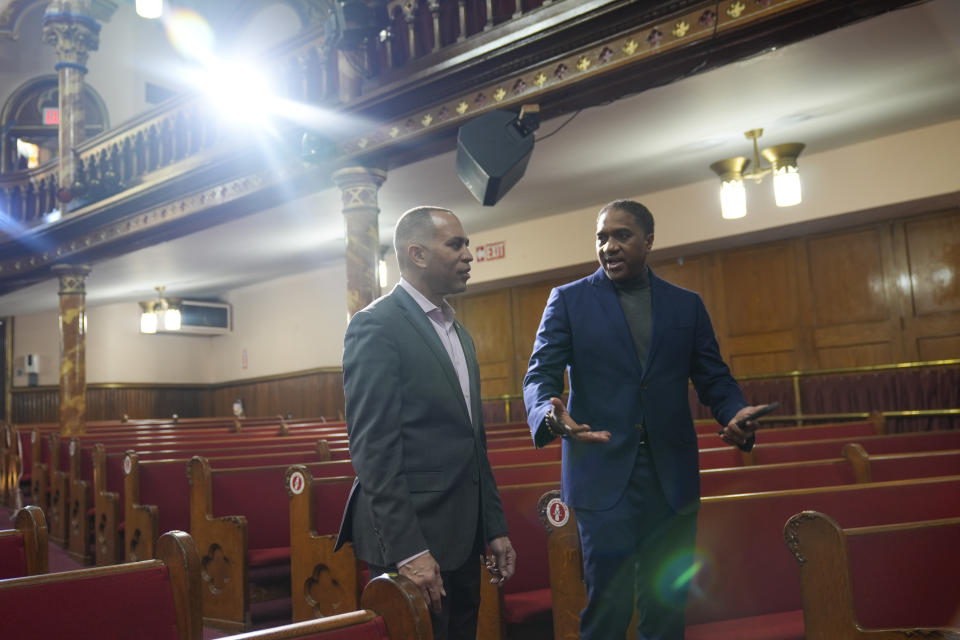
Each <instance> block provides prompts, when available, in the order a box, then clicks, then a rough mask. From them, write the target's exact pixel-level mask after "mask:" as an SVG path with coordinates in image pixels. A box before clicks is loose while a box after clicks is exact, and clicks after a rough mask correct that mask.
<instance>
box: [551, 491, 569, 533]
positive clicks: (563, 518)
mask: <svg viewBox="0 0 960 640" xmlns="http://www.w3.org/2000/svg"><path fill="white" fill-rule="evenodd" d="M547 518H548V519H549V520H550V524H552V525H553V526H554V527H562V526H563V525H565V524H567V521H568V520H570V509H568V508H567V505H565V504H564V503H563V500H561V499H560V498H554V499H553V500H551V501H550V502H548V503H547Z"/></svg>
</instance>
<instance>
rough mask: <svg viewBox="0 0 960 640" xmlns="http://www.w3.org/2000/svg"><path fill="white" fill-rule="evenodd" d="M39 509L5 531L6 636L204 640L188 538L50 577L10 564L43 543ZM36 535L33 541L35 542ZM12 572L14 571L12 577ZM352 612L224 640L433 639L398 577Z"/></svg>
mask: <svg viewBox="0 0 960 640" xmlns="http://www.w3.org/2000/svg"><path fill="white" fill-rule="evenodd" d="M45 535H46V524H45V521H44V518H43V514H42V511H41V510H40V509H39V508H37V507H34V506H27V507H25V508H23V509H20V510H19V511H18V512H17V514H16V528H15V529H14V530H11V531H0V571H3V573H0V602H2V603H3V605H4V606H3V610H2V613H0V637H3V638H24V637H31V638H33V637H47V638H66V637H70V638H74V639H77V640H86V639H88V638H89V639H91V640H93V639H94V638H96V639H97V640H126V639H127V638H138V639H141V640H202V638H203V637H204V634H203V613H202V598H201V596H200V594H201V592H202V590H203V588H204V585H203V582H202V573H201V559H200V554H199V552H198V550H197V546H196V544H195V543H194V541H193V539H192V538H191V537H190V535H189V534H187V533H185V532H183V531H171V532H168V533H165V534H164V535H162V536H161V537H160V539H159V540H158V542H157V554H156V558H154V559H150V560H143V561H138V562H131V563H125V564H119V565H113V566H108V567H97V568H91V569H79V570H75V571H65V572H61V573H54V574H47V573H45V568H44V567H38V566H31V565H30V563H29V562H25V563H21V564H20V565H19V566H14V565H15V564H16V562H15V561H16V560H18V559H22V555H23V554H19V555H18V554H17V553H16V548H15V547H14V545H15V543H16V542H18V541H19V542H21V543H22V544H24V545H27V546H30V545H32V544H34V543H36V542H37V537H39V538H44V537H45ZM31 536H36V537H34V538H31ZM9 571H12V573H10V572H9ZM360 607H361V608H359V609H358V610H356V611H351V612H348V613H344V614H342V615H336V616H330V617H326V618H322V619H318V620H311V621H305V622H301V623H299V624H289V625H282V626H279V627H275V628H271V629H265V630H261V631H253V632H249V633H243V634H239V635H233V636H228V637H227V638H226V640H282V639H302V640H345V639H348V640H432V638H433V630H432V627H431V622H430V614H429V612H428V610H427V605H426V602H425V601H424V599H423V596H422V595H421V594H420V591H419V589H418V588H417V587H416V586H415V585H414V584H413V583H412V582H411V581H410V580H408V579H406V578H404V577H399V576H394V577H391V576H387V575H383V576H377V577H374V578H373V579H372V580H371V581H370V582H369V583H368V584H367V585H366V587H365V588H364V591H363V596H362V598H361V601H360Z"/></svg>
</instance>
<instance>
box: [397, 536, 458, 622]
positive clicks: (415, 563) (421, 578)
mask: <svg viewBox="0 0 960 640" xmlns="http://www.w3.org/2000/svg"><path fill="white" fill-rule="evenodd" d="M397 573H399V574H400V575H402V576H406V577H408V578H410V579H411V580H413V582H414V583H415V584H416V585H417V586H418V587H420V591H422V592H423V597H424V598H426V599H427V603H428V604H429V605H430V608H431V609H433V610H434V611H435V612H437V613H439V612H440V607H441V598H442V597H443V596H445V595H447V592H446V590H445V589H444V588H443V578H441V577H440V565H438V564H437V561H436V560H434V559H433V556H432V555H430V552H429V551H428V552H427V553H424V554H423V555H420V556H417V557H416V558H414V559H413V560H411V561H410V562H408V563H406V564H405V565H403V566H401V567H400V568H398V569H397Z"/></svg>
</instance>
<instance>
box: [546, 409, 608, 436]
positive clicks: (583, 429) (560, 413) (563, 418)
mask: <svg viewBox="0 0 960 640" xmlns="http://www.w3.org/2000/svg"><path fill="white" fill-rule="evenodd" d="M550 404H552V405H553V409H551V411H550V412H551V413H552V414H553V417H554V419H555V420H557V421H558V422H559V423H560V424H561V425H563V429H564V431H566V432H567V436H568V437H569V438H570V439H571V440H576V441H577V442H610V432H609V431H594V430H592V429H591V428H590V427H589V426H588V425H585V424H577V423H576V421H574V419H573V418H571V417H570V414H569V413H567V408H566V407H565V406H564V405H563V400H561V399H560V398H550Z"/></svg>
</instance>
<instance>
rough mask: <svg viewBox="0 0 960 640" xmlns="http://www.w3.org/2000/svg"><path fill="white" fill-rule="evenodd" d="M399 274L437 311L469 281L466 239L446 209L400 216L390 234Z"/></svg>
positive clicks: (470, 257) (418, 210) (413, 211)
mask: <svg viewBox="0 0 960 640" xmlns="http://www.w3.org/2000/svg"><path fill="white" fill-rule="evenodd" d="M393 243H394V247H395V249H396V251H397V262H398V263H399V265H400V274H401V275H402V276H403V278H404V280H406V281H407V282H409V283H410V284H411V285H413V287H414V288H415V289H417V290H418V291H419V292H420V293H422V294H423V295H424V296H426V298H427V299H428V300H430V301H431V302H433V303H434V304H435V305H437V306H438V307H439V306H440V305H441V303H442V302H443V298H444V296H447V295H450V294H453V293H460V292H462V291H463V290H464V289H466V288H467V280H469V279H470V263H471V262H472V261H473V254H471V253H470V239H469V238H468V237H467V234H466V232H464V230H463V225H461V224H460V220H459V219H458V218H457V216H455V215H454V214H453V212H452V211H450V210H449V209H444V208H442V207H417V208H416V209H411V210H410V211H407V212H406V213H405V214H403V215H402V216H400V220H399V221H398V222H397V228H396V230H395V231H394V234H393Z"/></svg>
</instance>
